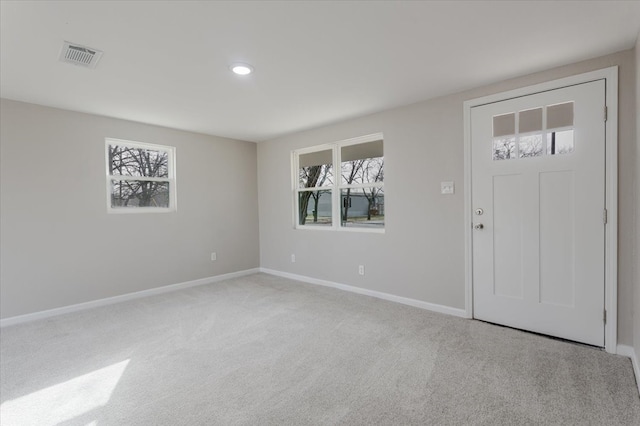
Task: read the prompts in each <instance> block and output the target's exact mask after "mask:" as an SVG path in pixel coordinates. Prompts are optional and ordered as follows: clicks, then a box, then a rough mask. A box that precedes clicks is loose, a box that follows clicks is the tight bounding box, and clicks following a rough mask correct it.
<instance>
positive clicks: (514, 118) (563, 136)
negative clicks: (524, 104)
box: [493, 101, 574, 160]
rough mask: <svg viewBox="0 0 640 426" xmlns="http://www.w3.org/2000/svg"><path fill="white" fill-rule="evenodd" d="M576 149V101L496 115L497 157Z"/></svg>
mask: <svg viewBox="0 0 640 426" xmlns="http://www.w3.org/2000/svg"><path fill="white" fill-rule="evenodd" d="M516 129H517V131H516ZM516 140H517V143H516ZM543 141H544V142H543ZM573 148H574V140H573V102H572V101H571V102H565V103H561V104H556V105H547V106H545V107H539V108H534V109H529V110H524V111H518V112H517V113H515V112H511V113H508V114H502V115H496V116H495V117H493V159H494V160H510V159H515V158H528V157H541V156H544V155H557V154H570V153H572V152H573Z"/></svg>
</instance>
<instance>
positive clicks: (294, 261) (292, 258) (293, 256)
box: [291, 254, 296, 263]
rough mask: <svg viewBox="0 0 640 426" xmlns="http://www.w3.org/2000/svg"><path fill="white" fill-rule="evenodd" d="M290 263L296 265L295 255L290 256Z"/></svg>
mask: <svg viewBox="0 0 640 426" xmlns="http://www.w3.org/2000/svg"><path fill="white" fill-rule="evenodd" d="M291 263H296V255H295V254H292V255H291Z"/></svg>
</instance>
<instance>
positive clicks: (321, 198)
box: [298, 189, 332, 226]
mask: <svg viewBox="0 0 640 426" xmlns="http://www.w3.org/2000/svg"><path fill="white" fill-rule="evenodd" d="M298 208H299V210H298V224H299V225H316V226H331V211H332V208H331V190H326V189H323V190H320V191H300V192H299V193H298Z"/></svg>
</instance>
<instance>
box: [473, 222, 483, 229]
mask: <svg viewBox="0 0 640 426" xmlns="http://www.w3.org/2000/svg"><path fill="white" fill-rule="evenodd" d="M474 229H475V230H476V231H481V230H483V229H484V225H483V224H481V223H478V224H476V225H475V226H474Z"/></svg>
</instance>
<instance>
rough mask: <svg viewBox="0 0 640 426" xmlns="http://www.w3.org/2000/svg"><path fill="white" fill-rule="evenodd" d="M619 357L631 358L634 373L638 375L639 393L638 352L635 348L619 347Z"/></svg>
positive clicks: (639, 385)
mask: <svg viewBox="0 0 640 426" xmlns="http://www.w3.org/2000/svg"><path fill="white" fill-rule="evenodd" d="M616 349H617V352H618V355H622V356H628V357H629V358H631V364H632V365H633V372H634V373H635V375H636V385H637V386H638V392H640V364H638V356H637V354H636V351H635V350H633V346H627V345H618V346H617V348H616Z"/></svg>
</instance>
